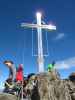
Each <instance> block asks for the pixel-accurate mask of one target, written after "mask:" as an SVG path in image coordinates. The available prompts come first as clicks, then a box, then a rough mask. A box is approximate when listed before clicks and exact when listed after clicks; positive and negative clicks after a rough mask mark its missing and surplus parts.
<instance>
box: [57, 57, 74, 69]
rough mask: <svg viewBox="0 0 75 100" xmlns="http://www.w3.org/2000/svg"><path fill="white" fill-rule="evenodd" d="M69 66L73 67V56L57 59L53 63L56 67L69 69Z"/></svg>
mask: <svg viewBox="0 0 75 100" xmlns="http://www.w3.org/2000/svg"><path fill="white" fill-rule="evenodd" d="M71 67H75V57H72V58H69V59H65V60H63V61H58V62H56V64H55V68H56V69H69V68H71Z"/></svg>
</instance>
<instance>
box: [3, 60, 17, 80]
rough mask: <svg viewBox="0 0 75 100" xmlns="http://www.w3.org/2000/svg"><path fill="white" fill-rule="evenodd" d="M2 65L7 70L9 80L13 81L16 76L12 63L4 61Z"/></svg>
mask: <svg viewBox="0 0 75 100" xmlns="http://www.w3.org/2000/svg"><path fill="white" fill-rule="evenodd" d="M4 64H5V65H6V66H7V67H8V68H9V78H11V79H12V81H14V80H15V76H16V68H15V65H14V63H13V61H11V60H5V61H4Z"/></svg>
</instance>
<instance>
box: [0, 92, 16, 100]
mask: <svg viewBox="0 0 75 100" xmlns="http://www.w3.org/2000/svg"><path fill="white" fill-rule="evenodd" d="M0 100H17V97H16V96H15V95H11V94H7V93H1V94H0Z"/></svg>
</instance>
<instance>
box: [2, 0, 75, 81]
mask: <svg viewBox="0 0 75 100" xmlns="http://www.w3.org/2000/svg"><path fill="white" fill-rule="evenodd" d="M37 11H41V12H42V15H43V17H42V19H43V20H44V21H45V22H46V23H47V24H48V23H54V24H55V25H56V26H57V30H56V32H49V31H48V33H47V36H48V47H49V48H48V51H49V56H48V57H46V58H45V69H46V68H47V65H48V64H49V63H51V62H52V61H53V60H55V61H56V63H57V64H56V66H58V65H59V68H57V70H58V71H59V72H60V74H61V76H62V78H65V77H67V76H68V75H69V74H70V73H71V72H73V71H75V63H74V61H75V59H74V58H75V45H74V43H75V0H0V70H1V76H0V77H1V78H0V82H1V81H4V80H5V79H6V78H7V77H8V69H7V68H6V67H5V65H3V61H4V60H6V59H10V60H12V61H14V63H15V65H16V66H17V65H18V64H20V63H23V64H24V74H28V73H30V72H37V69H38V68H37V58H36V57H33V56H32V44H31V41H32V33H31V29H29V30H27V29H23V28H21V26H20V24H21V23H22V22H29V23H32V22H33V21H34V20H36V17H35V14H36V12H37ZM43 38H44V37H43ZM35 44H36V42H35V43H34V45H35ZM43 45H44V48H46V45H45V44H43ZM23 58H24V59H23ZM69 62H70V63H69ZM63 63H64V64H63ZM61 66H62V68H60V67H61Z"/></svg>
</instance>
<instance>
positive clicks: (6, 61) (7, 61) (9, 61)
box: [4, 60, 14, 64]
mask: <svg viewBox="0 0 75 100" xmlns="http://www.w3.org/2000/svg"><path fill="white" fill-rule="evenodd" d="M6 63H11V64H14V63H13V61H11V60H5V61H4V64H6Z"/></svg>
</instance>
